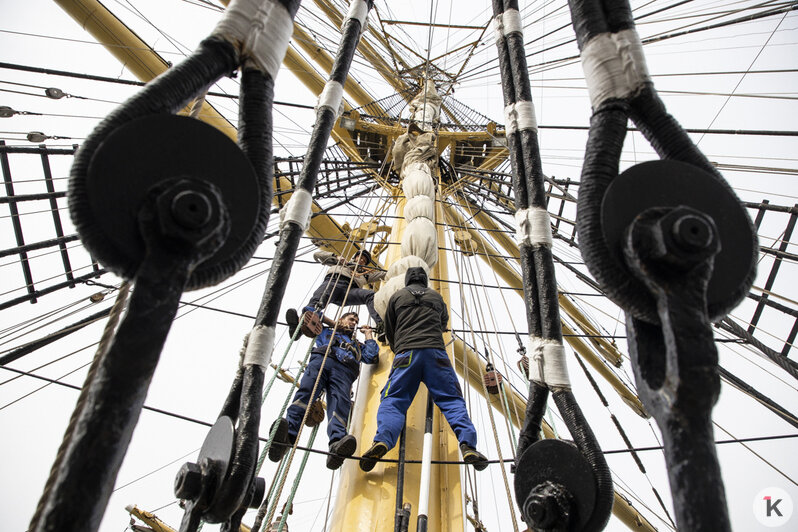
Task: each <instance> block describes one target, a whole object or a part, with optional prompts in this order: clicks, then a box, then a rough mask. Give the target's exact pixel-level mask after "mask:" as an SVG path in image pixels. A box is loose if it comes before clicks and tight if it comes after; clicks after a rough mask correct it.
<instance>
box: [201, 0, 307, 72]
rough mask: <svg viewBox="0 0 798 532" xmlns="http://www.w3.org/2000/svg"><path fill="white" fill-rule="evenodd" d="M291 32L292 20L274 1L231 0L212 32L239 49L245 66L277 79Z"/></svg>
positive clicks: (280, 5)
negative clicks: (252, 67)
mask: <svg viewBox="0 0 798 532" xmlns="http://www.w3.org/2000/svg"><path fill="white" fill-rule="evenodd" d="M293 31H294V21H293V20H292V19H291V15H290V13H288V11H287V10H286V9H285V7H284V6H283V5H282V4H280V3H279V2H276V1H273V0H272V1H266V2H264V1H263V0H233V1H232V2H230V5H229V6H228V7H227V9H226V10H225V12H224V17H223V18H222V20H220V21H219V23H218V24H217V25H216V28H215V29H214V30H213V34H214V35H218V36H220V37H222V38H224V39H226V40H228V41H230V42H231V43H233V44H234V45H236V46H237V47H239V48H240V50H241V54H242V56H243V58H244V59H245V62H246V63H247V64H248V65H251V66H254V67H256V68H258V69H260V70H262V71H263V72H266V73H267V74H269V76H271V78H272V79H275V78H276V77H277V72H278V71H279V69H280V64H281V63H282V61H283V57H284V56H285V51H286V50H287V49H288V41H289V40H290V39H291V34H292V33H293Z"/></svg>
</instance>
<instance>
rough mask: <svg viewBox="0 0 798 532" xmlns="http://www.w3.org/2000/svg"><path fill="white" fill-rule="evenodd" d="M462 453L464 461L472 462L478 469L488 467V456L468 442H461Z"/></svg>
mask: <svg viewBox="0 0 798 532" xmlns="http://www.w3.org/2000/svg"><path fill="white" fill-rule="evenodd" d="M460 453H462V455H463V462H465V463H466V464H471V465H472V466H474V469H476V470H477V471H482V470H483V469H485V468H486V467H488V458H487V457H486V456H485V455H484V454H482V453H481V452H479V451H477V450H476V449H474V448H473V447H471V446H470V445H468V444H467V443H461V444H460Z"/></svg>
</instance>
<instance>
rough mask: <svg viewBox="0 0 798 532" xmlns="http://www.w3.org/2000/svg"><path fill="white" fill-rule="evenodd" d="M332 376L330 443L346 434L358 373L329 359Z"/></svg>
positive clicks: (329, 407)
mask: <svg viewBox="0 0 798 532" xmlns="http://www.w3.org/2000/svg"><path fill="white" fill-rule="evenodd" d="M327 363H328V364H330V377H329V379H328V381H327V436H329V438H330V443H333V442H336V441H338V440H340V439H341V438H343V437H344V436H346V422H347V420H348V419H349V411H350V410H351V408H352V400H351V399H350V397H349V392H350V391H351V389H352V383H353V382H354V380H355V378H356V377H357V375H356V374H355V373H354V371H352V370H351V369H349V368H347V367H345V366H343V365H342V364H340V363H339V362H338V361H336V360H329V361H328V362H327Z"/></svg>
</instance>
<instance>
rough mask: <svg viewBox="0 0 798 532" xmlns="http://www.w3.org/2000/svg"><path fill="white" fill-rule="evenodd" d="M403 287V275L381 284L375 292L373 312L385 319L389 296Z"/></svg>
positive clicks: (427, 268)
mask: <svg viewBox="0 0 798 532" xmlns="http://www.w3.org/2000/svg"><path fill="white" fill-rule="evenodd" d="M425 270H426V271H429V266H427V267H426V268H425ZM404 287H405V276H404V275H397V276H396V277H393V278H391V279H388V281H387V282H384V283H382V286H380V289H379V290H377V293H376V294H374V310H376V311H377V313H378V314H379V315H380V316H382V317H383V318H385V311H386V310H388V302H389V301H390V300H391V296H393V295H394V294H395V293H396V292H398V291H399V290H401V289H402V288H404Z"/></svg>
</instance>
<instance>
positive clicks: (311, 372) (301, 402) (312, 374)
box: [285, 354, 324, 442]
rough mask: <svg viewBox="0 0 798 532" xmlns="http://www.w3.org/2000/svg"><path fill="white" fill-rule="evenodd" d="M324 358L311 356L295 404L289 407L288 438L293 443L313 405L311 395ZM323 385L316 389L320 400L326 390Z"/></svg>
mask: <svg viewBox="0 0 798 532" xmlns="http://www.w3.org/2000/svg"><path fill="white" fill-rule="evenodd" d="M322 358H323V357H322V356H321V355H317V354H313V355H311V356H310V361H309V362H308V367H307V368H305V373H303V374H302V380H300V381H299V389H298V390H297V391H296V393H295V394H294V402H293V403H291V406H289V407H288V412H287V413H286V416H285V417H286V419H287V420H288V437H289V438H290V439H291V442H294V441H296V435H297V433H298V432H299V426H300V425H301V424H302V418H303V417H304V416H305V410H306V409H307V408H308V406H310V405H311V404H312V403H313V401H312V400H311V399H310V393H311V392H312V391H313V385H314V384H315V383H316V378H317V377H318V376H319V368H320V366H321V361H322ZM322 384H323V383H321V382H320V383H319V386H317V387H316V394H315V397H316V398H318V396H319V395H320V394H321V392H322V391H323V390H324V387H323V386H322Z"/></svg>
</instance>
